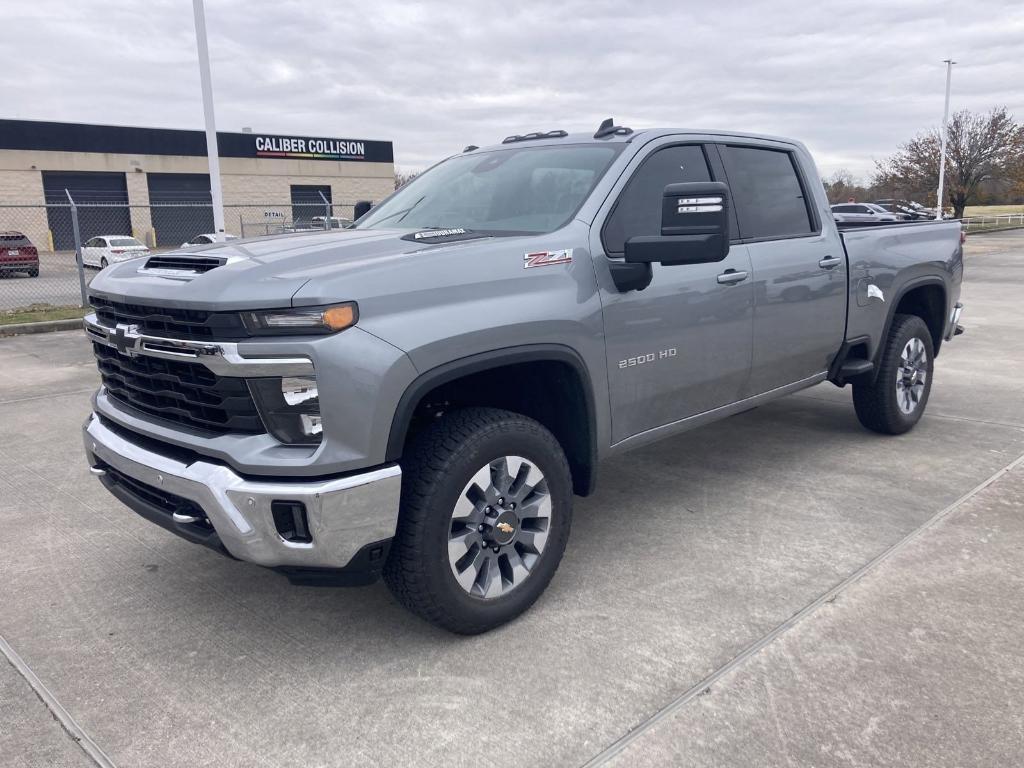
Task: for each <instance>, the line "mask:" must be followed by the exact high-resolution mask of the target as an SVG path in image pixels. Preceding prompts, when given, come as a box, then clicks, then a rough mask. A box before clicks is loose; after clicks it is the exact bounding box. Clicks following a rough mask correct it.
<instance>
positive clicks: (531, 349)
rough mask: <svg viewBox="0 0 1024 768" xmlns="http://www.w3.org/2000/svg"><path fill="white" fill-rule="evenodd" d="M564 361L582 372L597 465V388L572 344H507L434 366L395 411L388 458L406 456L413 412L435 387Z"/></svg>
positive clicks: (414, 383) (592, 452) (408, 389)
mask: <svg viewBox="0 0 1024 768" xmlns="http://www.w3.org/2000/svg"><path fill="white" fill-rule="evenodd" d="M552 361H553V362H560V363H566V364H568V365H569V366H571V367H572V368H573V369H574V370H575V371H576V373H577V375H579V377H580V382H581V383H582V385H583V398H584V404H585V407H586V411H587V422H588V423H587V426H588V429H589V437H590V440H589V442H590V446H589V451H588V453H589V460H590V464H591V467H596V465H597V409H596V406H595V403H594V387H593V384H592V382H591V378H590V372H589V370H588V369H587V366H586V363H584V362H583V358H582V357H581V356H580V354H579V353H578V352H577V351H576V350H575V349H573V348H572V347H568V346H565V345H563V344H525V345H522V346H516V347H504V348H502V349H494V350H490V351H488V352H481V353H478V354H475V355H469V356H467V357H461V358H458V359H457V360H452V361H450V362H447V363H442V364H441V365H439V366H437V367H435V368H431V369H430V370H428V371H425V372H423V373H421V374H420V375H419V376H417V377H416V378H415V379H413V381H412V383H411V384H409V386H408V387H406V389H405V392H404V393H402V397H401V398H400V399H399V401H398V406H397V407H396V408H395V414H394V416H393V417H392V421H391V432H390V433H389V435H388V443H387V454H386V456H385V461H389V462H391V461H398V460H399V458H401V455H402V448H403V446H404V445H405V438H406V435H407V434H408V432H409V425H410V424H411V422H412V418H413V414H414V413H415V410H416V406H417V405H418V404H419V402H420V400H422V398H423V397H424V396H425V395H426V394H427V393H428V392H430V391H431V390H433V389H435V388H437V387H439V386H441V385H442V384H447V383H448V382H450V381H455V380H456V379H460V378H462V377H463V376H467V375H470V374H474V373H481V372H482V371H487V370H490V369H492V368H500V367H502V366H505V365H513V364H518V363H530V362H552Z"/></svg>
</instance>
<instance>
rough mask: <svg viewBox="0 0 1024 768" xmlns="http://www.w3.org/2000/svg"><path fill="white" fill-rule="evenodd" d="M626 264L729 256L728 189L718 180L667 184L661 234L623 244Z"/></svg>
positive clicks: (707, 260) (705, 260)
mask: <svg viewBox="0 0 1024 768" xmlns="http://www.w3.org/2000/svg"><path fill="white" fill-rule="evenodd" d="M625 251H626V263H628V264H651V263H652V262H658V263H659V264H662V265H664V266H672V265H676V264H708V263H711V262H716V261H722V259H724V258H725V257H726V256H728V255H729V188H728V187H727V186H726V185H725V184H723V183H722V182H720V181H706V182H695V183H688V184H669V185H668V186H667V187H665V192H664V194H663V195H662V198H661V234H660V235H657V236H653V237H652V236H638V237H631V238H629V240H627V241H626V248H625Z"/></svg>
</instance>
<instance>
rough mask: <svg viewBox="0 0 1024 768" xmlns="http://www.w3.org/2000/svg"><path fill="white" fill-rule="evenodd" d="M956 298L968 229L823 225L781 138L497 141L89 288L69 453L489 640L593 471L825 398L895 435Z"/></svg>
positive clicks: (112, 478) (216, 536) (156, 497)
mask: <svg viewBox="0 0 1024 768" xmlns="http://www.w3.org/2000/svg"><path fill="white" fill-rule="evenodd" d="M962 274H963V256H962V235H961V229H960V223H959V222H957V221H948V222H924V223H905V224H892V225H888V226H875V227H859V228H855V229H851V230H849V231H844V230H842V229H840V228H839V227H837V224H836V222H835V221H834V219H833V216H832V212H831V210H830V209H829V204H828V201H827V199H826V198H825V194H824V191H823V188H822V185H821V182H820V181H819V178H818V174H817V172H816V170H815V167H814V163H813V161H812V159H811V157H810V155H809V154H808V152H807V150H806V149H805V148H804V147H803V145H801V144H799V143H798V142H794V141H790V140H787V139H779V138H772V137H767V136H755V135H749V134H739V133H727V132H723V133H716V132H706V131H685V130H671V129H666V130H643V131H634V130H631V129H629V128H625V127H621V126H617V125H614V124H613V123H612V121H606V122H605V123H604V124H602V126H601V127H600V128H599V129H598V131H597V132H596V133H594V134H593V135H591V134H586V135H568V134H566V133H565V132H564V131H550V132H547V133H530V134H526V135H522V136H510V137H508V138H507V139H505V141H503V142H502V143H501V144H499V145H497V146H492V147H486V148H482V149H481V148H477V147H468V148H467V149H466V151H465V152H463V153H461V154H459V155H456V156H454V157H451V158H449V159H447V160H445V161H443V162H441V163H439V164H437V165H436V166H434V167H433V168H432V169H430V170H428V171H427V172H425V173H423V174H422V175H420V176H419V177H417V178H416V179H415V180H414V181H412V182H411V183H409V184H407V185H406V186H404V187H403V188H401V189H400V190H398V191H397V192H395V193H394V194H393V195H392V196H391V197H389V198H388V199H387V200H385V201H384V202H383V203H382V204H380V205H379V206H377V207H376V208H374V209H372V210H371V211H370V212H369V213H367V214H366V215H364V216H362V217H361V218H360V219H359V221H357V222H356V224H355V226H354V228H351V229H341V230H337V229H332V230H326V231H323V232H315V233H314V232H310V233H297V234H293V235H283V236H279V237H273V238H264V239H259V240H251V241H246V240H234V241H231V242H229V243H223V244H217V245H211V246H209V247H205V248H200V249H191V250H190V251H188V252H180V253H170V254H159V255H153V256H149V257H147V258H144V259H137V260H134V261H129V262H124V263H119V264H114V265H111V266H110V267H109V268H108V269H105V270H104V271H103V272H101V273H100V274H99V275H98V276H97V277H96V278H95V280H93V282H92V285H91V287H90V296H91V302H92V305H93V307H94V314H91V315H89V316H88V317H87V318H86V320H85V331H86V336H87V338H88V339H89V341H90V342H91V343H92V345H93V347H94V352H95V355H96V358H97V363H98V366H99V369H100V372H101V374H102V386H101V388H100V390H99V391H98V392H97V393H96V396H95V398H94V400H93V413H92V414H90V415H89V417H88V419H87V421H86V423H85V425H84V428H83V429H84V439H85V448H86V454H87V458H88V461H89V464H90V467H91V468H92V471H93V473H94V474H95V475H96V476H97V477H98V478H99V479H100V480H101V481H102V482H103V484H104V485H105V486H106V487H107V488H108V489H109V490H110V492H111V493H113V494H114V495H115V496H116V497H117V498H118V499H120V500H121V501H122V502H123V503H124V504H125V505H126V506H128V507H129V508H131V509H133V510H134V511H136V512H137V513H139V514H141V515H142V516H144V517H146V518H148V519H149V520H151V521H153V522H154V523H156V524H157V525H160V526H163V527H164V528H166V529H167V530H169V531H172V532H173V533H175V534H177V535H178V536H181V537H184V538H186V539H188V540H190V541H193V542H196V543H198V544H202V545H205V546H207V547H210V548H211V549H214V550H216V551H218V552H222V553H224V554H227V555H229V556H231V557H234V558H238V559H241V560H246V561H249V562H252V563H256V564H259V565H263V566H266V567H270V568H274V569H277V570H279V571H281V572H283V573H285V574H286V575H287V576H288V577H289V578H290V579H292V580H293V581H294V582H297V583H305V584H338V583H365V582H367V581H370V580H373V579H375V578H377V577H378V576H380V575H381V574H383V576H384V578H385V580H386V582H387V584H388V586H389V587H390V588H391V589H392V591H393V592H394V594H395V595H396V596H397V597H398V599H399V600H400V601H401V602H402V603H403V604H404V605H406V606H408V607H409V608H410V609H411V610H413V611H415V612H416V613H417V614H418V615H420V616H422V617H423V618H425V619H427V620H428V621H431V622H434V623H435V624H437V625H439V626H442V627H445V628H447V629H449V630H452V631H455V632H460V633H476V632H482V631H486V630H488V629H490V628H492V627H495V626H497V625H500V624H502V623H503V622H506V621H509V620H510V619H512V618H514V617H515V616H516V615H518V614H519V613H521V612H522V611H524V610H525V609H526V608H528V607H529V606H530V605H531V604H532V603H533V602H534V601H535V600H536V599H537V598H538V596H539V595H540V594H541V592H542V591H543V590H544V589H545V587H546V586H547V585H548V583H549V582H550V580H551V579H552V577H553V575H554V573H555V570H556V568H557V567H558V563H559V560H560V558H561V556H562V552H563V550H564V548H565V545H566V541H567V539H568V535H569V528H570V523H571V518H572V504H573V496H574V494H575V495H583V496H585V495H587V494H591V493H593V492H594V489H595V486H596V480H597V468H598V465H599V463H600V461H601V460H602V459H604V458H606V457H608V456H613V455H615V454H618V453H620V452H622V451H626V450H628V449H630V448H633V447H636V446H641V445H645V444H648V443H651V442H653V441H655V440H659V439H661V438H665V437H669V436H672V435H676V434H679V433H680V432H683V431H685V430H688V429H692V428H694V427H697V426H700V425H702V424H706V423H708V422H711V421H714V420H717V419H721V418H724V417H726V416H729V415H731V414H735V413H738V412H740V411H743V410H746V409H749V408H751V407H754V406H757V405H760V404H762V403H766V402H768V401H770V400H773V399H775V398H777V397H781V396H783V395H786V394H789V393H792V392H795V391H797V390H800V389H803V388H805V387H810V386H813V385H815V384H818V383H820V382H822V381H826V380H827V381H831V382H833V383H834V384H836V385H838V386H845V385H846V384H850V385H851V386H852V388H853V401H854V406H855V408H856V412H857V415H858V417H859V418H860V420H861V422H862V423H863V424H864V425H865V426H866V427H867V428H869V429H871V430H874V431H876V432H879V433H883V434H890V435H896V434H899V433H901V432H905V431H906V430H908V429H910V428H912V427H913V426H914V424H916V422H917V421H918V420H919V419H920V418H921V415H922V413H923V412H924V410H925V407H926V405H927V402H928V395H929V392H930V390H931V387H932V384H933V376H934V362H935V358H936V356H937V355H938V353H939V351H940V349H941V347H942V345H943V343H944V342H946V341H948V340H950V339H951V338H952V337H953V336H954V335H955V334H956V333H957V332H958V331H959V329H960V328H959V325H958V320H959V316H960V312H961V305H960V303H959V302H958V298H959V294H960V284H961V280H962ZM637 503H640V504H642V499H637ZM627 513H628V510H624V514H627Z"/></svg>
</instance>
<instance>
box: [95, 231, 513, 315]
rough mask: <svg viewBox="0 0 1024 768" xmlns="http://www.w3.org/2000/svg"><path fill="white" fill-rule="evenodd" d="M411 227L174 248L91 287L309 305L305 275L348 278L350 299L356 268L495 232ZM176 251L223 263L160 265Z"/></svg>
mask: <svg viewBox="0 0 1024 768" xmlns="http://www.w3.org/2000/svg"><path fill="white" fill-rule="evenodd" d="M408 235H409V232H408V230H380V229H375V230H359V229H349V230H331V231H325V232H311V233H302V234H288V235H279V236H274V237H263V238H259V239H253V240H232V241H230V242H227V243H218V244H215V245H210V246H206V247H201V248H189V249H188V250H187V251H186V250H175V251H169V252H164V253H159V254H154V255H153V256H151V257H147V258H140V259H132V260H131V261H126V262H122V263H120V264H115V265H113V266H111V267H108V268H107V269H105V270H104V271H103V272H101V273H100V274H99V275H97V276H96V277H95V278H94V279H93V281H92V283H91V285H90V286H89V292H90V293H92V294H95V295H97V296H102V297H104V298H107V299H110V300H113V301H125V300H127V301H135V300H137V301H139V302H141V303H144V304H154V305H159V306H164V307H172V308H189V309H205V310H237V309H258V308H273V307H282V306H290V305H293V304H294V305H296V306H299V305H309V304H311V303H313V302H312V301H311V300H310V299H309V298H308V297H307V298H305V299H303V298H299V299H298V300H296V301H293V299H295V297H296V295H297V294H298V293H299V292H300V290H301V289H302V287H303V286H304V285H305V284H306V283H308V282H310V281H311V280H317V281H326V282H329V283H330V284H331V285H332V286H348V287H349V288H350V290H346V291H345V292H346V293H347V294H352V295H344V296H341V295H339V296H334V297H333V299H332V300H336V301H343V300H348V299H356V298H358V296H357V295H355V288H356V286H355V285H354V284H353V283H354V282H356V281H354V280H353V279H352V276H353V275H355V274H356V273H364V272H366V271H377V270H380V269H385V270H387V271H391V270H392V269H393V268H395V267H396V266H398V265H399V264H400V263H401V262H403V261H407V260H411V259H414V258H419V257H421V256H425V255H427V254H430V253H436V252H441V251H448V250H450V249H453V248H455V249H458V248H466V247H471V246H472V245H473V244H477V243H480V241H481V239H489V238H474V239H465V238H462V239H457V240H454V241H447V242H446V241H441V242H434V243H426V242H417V241H413V240H409V239H403V236H408ZM503 239H504V238H503ZM516 239H518V238H516ZM176 257H180V259H181V260H182V261H185V260H190V259H202V258H210V257H212V258H213V259H217V260H223V261H224V263H223V265H221V266H216V267H215V268H213V269H210V270H209V271H207V272H205V273H201V274H194V273H190V272H184V271H177V272H176V271H175V270H174V269H165V268H160V267H158V266H157V265H158V264H159V262H160V261H161V260H163V263H164V265H166V264H167V262H166V261H165V260H166V259H168V258H176ZM151 258H152V259H155V260H157V261H153V262H151V261H150V259H151ZM172 266H173V265H172ZM307 293H309V292H307ZM312 293H319V292H317V291H314V292H312Z"/></svg>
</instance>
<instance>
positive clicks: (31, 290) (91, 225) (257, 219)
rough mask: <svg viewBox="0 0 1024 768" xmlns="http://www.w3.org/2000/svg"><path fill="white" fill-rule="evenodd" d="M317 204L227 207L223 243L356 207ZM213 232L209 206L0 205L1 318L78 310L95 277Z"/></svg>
mask: <svg viewBox="0 0 1024 768" xmlns="http://www.w3.org/2000/svg"><path fill="white" fill-rule="evenodd" d="M320 197H321V200H320V201H319V202H316V201H309V202H305V201H303V202H294V201H287V202H280V201H277V202H270V203H249V204H245V205H226V206H224V222H225V230H226V231H227V233H228V236H229V237H264V236H268V235H278V234H282V233H287V232H304V231H313V230H321V229H331V228H340V227H344V226H346V225H348V224H349V223H351V221H352V218H353V210H354V206H355V202H356V201H354V200H353V201H344V202H333V203H332V202H330V201H328V200H327V199H326V198H323V196H322V195H321V196H320ZM213 231H214V226H213V208H212V207H211V205H210V204H209V202H206V203H201V202H198V203H195V202H172V203H155V202H154V203H151V204H149V205H125V204H123V203H105V202H88V203H85V202H77V201H75V200H73V199H72V198H71V196H70V195H68V196H67V199H66V200H57V199H53V200H47V202H46V204H44V205H20V204H5V203H0V314H6V315H12V314H14V313H20V312H25V311H33V310H43V309H49V308H53V307H77V306H82V305H83V302H84V295H85V290H86V288H87V286H88V284H89V282H90V281H91V280H92V278H93V277H94V276H95V275H96V274H97V272H98V270H99V269H102V268H103V267H105V266H107V265H108V264H112V263H115V262H117V261H121V260H124V259H126V258H136V257H139V256H144V255H146V254H147V253H155V252H160V251H167V250H171V249H175V248H182V247H190V246H192V245H202V244H206V243H209V242H211V241H212V239H213V234H212V233H213ZM79 259H81V264H80V263H79ZM0 321H2V318H0Z"/></svg>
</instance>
